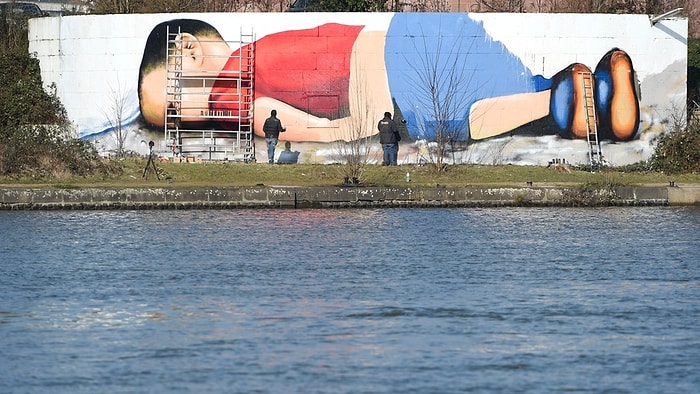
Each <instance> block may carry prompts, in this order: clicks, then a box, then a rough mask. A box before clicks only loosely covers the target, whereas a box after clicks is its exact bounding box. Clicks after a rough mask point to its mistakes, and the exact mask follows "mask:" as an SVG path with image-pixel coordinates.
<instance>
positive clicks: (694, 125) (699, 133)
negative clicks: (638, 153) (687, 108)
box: [649, 116, 700, 174]
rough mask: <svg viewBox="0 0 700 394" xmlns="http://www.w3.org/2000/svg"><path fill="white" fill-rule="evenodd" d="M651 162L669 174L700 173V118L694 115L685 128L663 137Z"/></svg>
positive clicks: (653, 167) (652, 167) (655, 167)
mask: <svg viewBox="0 0 700 394" xmlns="http://www.w3.org/2000/svg"><path fill="white" fill-rule="evenodd" d="M649 164H650V168H651V169H653V170H655V171H661V172H664V173H667V174H681V173H686V174H699V173H700V118H699V117H698V116H692V117H691V118H690V119H689V121H688V125H687V127H686V128H685V129H683V130H679V131H676V132H672V133H667V134H665V135H664V136H663V137H661V140H660V141H659V143H658V145H657V147H656V151H654V154H653V156H652V157H651V159H650V161H649Z"/></svg>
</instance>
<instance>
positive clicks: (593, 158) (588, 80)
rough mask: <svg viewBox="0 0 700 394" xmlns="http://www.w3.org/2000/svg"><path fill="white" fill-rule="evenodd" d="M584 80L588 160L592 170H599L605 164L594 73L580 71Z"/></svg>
mask: <svg viewBox="0 0 700 394" xmlns="http://www.w3.org/2000/svg"><path fill="white" fill-rule="evenodd" d="M579 75H581V81H582V82H583V105H584V110H585V114H586V140H587V141H588V161H589V163H590V165H591V172H596V171H598V170H599V169H600V168H601V167H602V165H603V152H602V149H601V147H600V140H599V139H598V119H597V117H596V111H595V100H594V98H593V74H592V73H590V72H580V73H579Z"/></svg>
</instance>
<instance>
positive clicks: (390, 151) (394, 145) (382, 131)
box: [377, 112, 401, 166]
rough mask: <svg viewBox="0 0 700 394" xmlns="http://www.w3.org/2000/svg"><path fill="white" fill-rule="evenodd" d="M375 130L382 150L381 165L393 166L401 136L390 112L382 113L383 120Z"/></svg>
mask: <svg viewBox="0 0 700 394" xmlns="http://www.w3.org/2000/svg"><path fill="white" fill-rule="evenodd" d="M377 128H378V129H379V143H380V144H381V145H382V150H384V158H383V160H382V165H383V166H395V165H396V156H397V155H398V152H399V141H401V136H400V135H399V128H398V127H397V126H396V123H394V121H393V120H392V119H391V113H390V112H384V119H382V120H380V121H379V124H378V125H377Z"/></svg>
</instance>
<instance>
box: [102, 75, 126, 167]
mask: <svg viewBox="0 0 700 394" xmlns="http://www.w3.org/2000/svg"><path fill="white" fill-rule="evenodd" d="M117 83H118V82H117ZM109 94H110V101H109V103H108V104H107V107H106V108H103V109H102V112H103V114H104V115H105V118H106V119H107V123H108V124H109V126H110V129H111V130H112V133H111V135H112V137H113V138H114V146H115V148H114V153H115V155H116V156H118V157H123V156H124V154H125V153H126V149H125V146H126V138H127V137H128V129H127V128H126V125H125V121H126V119H125V116H126V115H127V114H128V108H129V106H128V97H129V95H128V93H127V92H126V88H125V87H123V86H121V85H120V86H118V87H117V88H116V89H115V88H114V87H112V86H111V85H110V86H109Z"/></svg>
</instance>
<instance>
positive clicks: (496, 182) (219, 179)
mask: <svg viewBox="0 0 700 394" xmlns="http://www.w3.org/2000/svg"><path fill="white" fill-rule="evenodd" d="M122 166H123V168H124V172H123V173H122V174H121V175H120V176H117V177H99V176H94V177H71V178H62V179H46V178H35V179H28V178H20V179H14V178H13V179H10V178H0V186H3V187H56V188H64V189H65V188H81V187H117V188H120V187H136V188H138V187H154V186H159V187H173V188H175V187H245V186H256V185H265V186H333V185H340V184H342V183H343V182H344V177H345V173H346V171H345V168H344V166H343V165H324V164H298V165H269V164H258V163H255V164H245V163H219V162H217V163H160V162H159V163H156V166H157V168H158V169H159V173H161V179H160V180H158V179H157V177H156V176H155V174H153V173H152V172H149V173H148V174H147V175H148V176H147V177H146V178H145V179H144V178H143V173H144V169H145V168H146V160H145V159H125V160H123V161H122ZM407 172H408V173H410V178H411V182H410V183H407V182H406V173H407ZM671 181H673V182H675V183H676V184H677V185H683V184H700V175H698V174H684V175H673V176H671V175H665V174H661V173H649V172H646V173H643V172H622V171H617V170H614V169H606V170H604V171H601V172H597V173H591V172H589V171H585V170H575V169H574V170H571V172H561V171H557V170H555V169H553V168H546V167H537V166H514V165H503V166H484V165H454V166H448V167H447V168H446V170H445V171H442V172H437V171H436V170H435V168H434V167H433V166H430V165H426V166H416V165H403V166H399V167H382V166H377V165H368V166H366V167H365V169H364V172H363V175H362V176H361V177H360V182H361V184H363V185H365V186H378V187H392V186H399V187H403V186H408V185H410V186H412V187H440V186H445V187H460V186H491V187H513V186H525V185H526V183H527V182H532V183H533V186H543V185H583V184H600V185H630V186H634V185H643V184H645V185H648V184H654V185H668V184H669V182H671Z"/></svg>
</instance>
